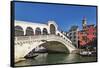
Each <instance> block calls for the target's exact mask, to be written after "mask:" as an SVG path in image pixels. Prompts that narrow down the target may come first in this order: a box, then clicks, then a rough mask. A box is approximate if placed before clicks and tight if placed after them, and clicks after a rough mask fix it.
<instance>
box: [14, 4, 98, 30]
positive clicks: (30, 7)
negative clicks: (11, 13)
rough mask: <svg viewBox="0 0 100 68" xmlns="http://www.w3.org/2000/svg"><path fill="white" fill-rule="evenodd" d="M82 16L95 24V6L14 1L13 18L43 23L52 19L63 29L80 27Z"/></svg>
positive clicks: (89, 22) (88, 22)
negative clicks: (74, 26)
mask: <svg viewBox="0 0 100 68" xmlns="http://www.w3.org/2000/svg"><path fill="white" fill-rule="evenodd" d="M83 17H86V19H87V24H95V25H96V7H93V6H92V7H90V6H75V5H58V4H43V3H25V2H15V20H21V21H28V22H37V23H44V24H45V23H47V22H48V21H49V20H53V21H55V22H56V23H57V25H58V28H59V30H63V31H68V30H69V29H70V27H71V26H73V25H76V26H79V29H81V28H82V19H83Z"/></svg>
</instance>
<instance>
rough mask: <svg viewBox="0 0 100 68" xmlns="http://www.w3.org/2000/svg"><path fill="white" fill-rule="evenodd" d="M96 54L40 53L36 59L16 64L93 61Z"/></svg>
mask: <svg viewBox="0 0 100 68" xmlns="http://www.w3.org/2000/svg"><path fill="white" fill-rule="evenodd" d="M96 60H97V58H96V57H95V56H91V57H89V56H84V57H83V56H80V55H77V54H64V53H50V54H48V53H39V55H38V56H37V57H35V58H34V59H26V60H24V61H21V62H18V63H16V64H15V66H27V65H42V64H57V63H58V64H59V63H76V62H92V61H96Z"/></svg>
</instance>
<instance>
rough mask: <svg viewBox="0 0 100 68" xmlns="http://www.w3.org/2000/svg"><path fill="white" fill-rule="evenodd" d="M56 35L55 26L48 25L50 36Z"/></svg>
mask: <svg viewBox="0 0 100 68" xmlns="http://www.w3.org/2000/svg"><path fill="white" fill-rule="evenodd" d="M55 33H56V29H55V26H54V25H53V24H51V25H50V34H55Z"/></svg>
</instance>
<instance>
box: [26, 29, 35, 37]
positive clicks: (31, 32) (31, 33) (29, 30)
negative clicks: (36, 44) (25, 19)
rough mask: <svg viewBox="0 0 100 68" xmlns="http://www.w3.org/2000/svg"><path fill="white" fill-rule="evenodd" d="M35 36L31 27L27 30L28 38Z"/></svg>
mask: <svg viewBox="0 0 100 68" xmlns="http://www.w3.org/2000/svg"><path fill="white" fill-rule="evenodd" d="M32 35H34V32H33V29H32V28H31V27H27V28H26V36H32Z"/></svg>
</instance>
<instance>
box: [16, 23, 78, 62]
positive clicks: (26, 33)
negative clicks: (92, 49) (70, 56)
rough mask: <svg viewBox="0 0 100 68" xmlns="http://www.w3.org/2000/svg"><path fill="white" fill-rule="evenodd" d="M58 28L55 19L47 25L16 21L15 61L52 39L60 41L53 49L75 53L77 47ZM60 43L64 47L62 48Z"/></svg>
mask: <svg viewBox="0 0 100 68" xmlns="http://www.w3.org/2000/svg"><path fill="white" fill-rule="evenodd" d="M57 28H58V26H57V25H56V24H55V23H54V21H49V23H48V24H46V25H45V24H33V23H30V22H23V21H15V45H14V47H15V51H14V52H15V62H16V61H18V60H19V59H20V58H22V57H24V56H26V55H27V54H28V53H29V52H30V51H32V50H33V49H34V48H36V47H38V46H40V45H43V44H45V43H48V42H52V41H53V42H58V45H55V48H54V49H53V48H51V50H52V49H53V50H55V51H59V52H60V51H61V52H63V51H66V52H67V53H68V52H69V53H74V52H75V51H76V50H77V49H76V48H75V47H74V45H72V42H71V41H70V40H69V39H68V38H67V37H66V36H65V35H63V34H62V33H61V32H60V31H59V30H58V29H57ZM59 43H61V44H62V45H60V46H61V47H62V46H64V48H62V49H60V48H59V47H58V46H59ZM46 47H48V46H46ZM48 49H50V48H48ZM64 49H65V50H64Z"/></svg>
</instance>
